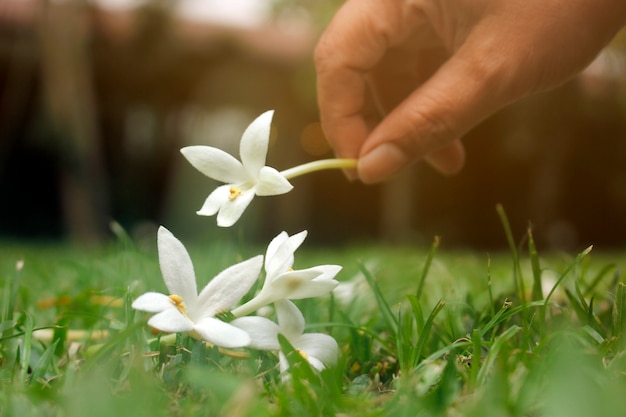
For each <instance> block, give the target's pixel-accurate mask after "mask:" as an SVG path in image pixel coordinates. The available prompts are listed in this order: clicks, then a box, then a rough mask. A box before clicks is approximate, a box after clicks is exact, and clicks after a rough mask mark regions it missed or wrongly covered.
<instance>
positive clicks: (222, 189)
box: [196, 184, 231, 216]
mask: <svg viewBox="0 0 626 417" xmlns="http://www.w3.org/2000/svg"><path fill="white" fill-rule="evenodd" d="M230 187H231V185H230V184H226V185H220V186H219V187H217V188H216V189H215V190H213V192H212V193H211V194H209V196H208V197H207V199H206V200H205V201H204V204H203V205H202V207H201V208H200V210H198V211H197V212H196V213H197V214H198V215H200V216H213V215H214V214H215V213H217V212H218V211H219V210H220V209H221V208H222V206H223V205H224V203H226V202H227V201H228V196H230Z"/></svg>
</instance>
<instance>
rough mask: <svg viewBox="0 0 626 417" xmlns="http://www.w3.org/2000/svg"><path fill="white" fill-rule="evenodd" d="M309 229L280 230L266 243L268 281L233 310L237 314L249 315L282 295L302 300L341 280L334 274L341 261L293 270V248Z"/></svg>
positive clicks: (296, 246)
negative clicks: (293, 231)
mask: <svg viewBox="0 0 626 417" xmlns="http://www.w3.org/2000/svg"><path fill="white" fill-rule="evenodd" d="M306 235H307V232H306V230H305V231H302V232H300V233H298V234H295V235H293V236H291V237H290V236H289V235H288V234H287V233H286V232H281V233H280V234H279V235H278V236H276V237H275V238H274V239H272V241H271V242H270V244H269V245H268V247H267V252H266V254H265V273H266V275H265V282H264V283H263V287H262V288H261V291H259V293H258V294H257V295H256V296H255V297H254V298H253V299H252V300H250V301H248V302H247V303H245V304H244V305H242V306H240V307H237V308H236V309H234V310H233V311H232V313H233V314H234V315H235V317H241V316H246V315H248V314H250V313H252V312H253V311H256V310H258V309H259V308H261V307H263V306H266V305H268V304H271V303H273V302H275V301H278V300H282V299H290V300H299V299H302V298H311V297H319V296H322V295H326V294H328V293H330V292H331V291H332V290H333V289H334V288H335V287H336V286H337V284H339V282H338V281H336V280H335V279H334V278H335V276H336V275H337V274H338V273H339V271H340V270H341V266H339V265H319V266H315V267H312V268H307V269H300V270H293V269H292V266H293V262H294V252H295V251H296V249H298V247H300V245H301V244H302V242H304V239H305V238H306Z"/></svg>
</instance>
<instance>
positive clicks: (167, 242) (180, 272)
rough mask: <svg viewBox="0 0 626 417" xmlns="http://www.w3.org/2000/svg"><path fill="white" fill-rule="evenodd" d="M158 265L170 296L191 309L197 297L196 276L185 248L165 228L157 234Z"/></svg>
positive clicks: (160, 228)
mask: <svg viewBox="0 0 626 417" xmlns="http://www.w3.org/2000/svg"><path fill="white" fill-rule="evenodd" d="M157 245H158V249H159V264H160V266H161V273H162V274H163V280H164V281H165V285H166V286H167V289H168V290H169V291H170V294H176V295H178V296H180V297H182V299H183V300H184V301H185V303H186V304H187V308H193V306H194V305H195V303H196V299H197V297H198V291H197V289H196V275H195V273H194V270H193V264H192V263H191V258H190V257H189V253H187V249H185V246H184V245H183V244H182V243H181V242H180V241H179V240H178V239H176V238H175V237H174V235H173V234H172V233H171V232H170V231H169V230H167V229H166V228H165V227H163V226H161V227H159V231H158V233H157Z"/></svg>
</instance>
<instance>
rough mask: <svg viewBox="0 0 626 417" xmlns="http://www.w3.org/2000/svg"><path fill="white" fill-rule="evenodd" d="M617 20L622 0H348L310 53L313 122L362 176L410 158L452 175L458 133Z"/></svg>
mask: <svg viewBox="0 0 626 417" xmlns="http://www.w3.org/2000/svg"><path fill="white" fill-rule="evenodd" d="M625 23H626V1H624V0H506V1H503V0H384V1H381V0H347V1H346V2H345V3H344V5H343V6H342V7H341V8H340V9H339V10H338V11H337V13H336V14H335V16H334V17H333V19H332V21H331V22H330V24H329V25H328V27H327V28H326V30H325V31H324V33H323V34H322V36H321V38H320V40H319V42H318V45H317V47H316V50H315V66H316V72H317V82H318V100H319V108H320V117H321V122H322V127H323V129H324V132H325V134H326V136H327V138H328V140H329V141H330V143H331V145H332V146H333V148H334V150H335V152H336V154H337V156H339V157H342V158H358V160H359V162H358V165H357V169H356V171H353V172H349V173H348V176H349V177H351V178H358V179H360V180H361V181H363V182H365V183H375V182H379V181H382V180H385V179H387V178H388V177H390V176H391V175H393V174H395V173H396V172H398V171H400V170H402V169H403V168H404V167H406V166H408V165H410V164H412V163H414V162H416V161H418V160H421V159H423V160H425V161H427V162H428V163H430V164H431V165H432V166H433V167H435V168H436V169H438V170H439V171H441V172H442V173H445V174H453V173H456V172H458V171H459V170H460V169H461V168H462V167H463V164H464V161H465V153H464V150H463V145H462V144H461V141H460V138H461V137H462V136H463V135H464V134H465V133H467V132H468V131H469V130H470V129H471V128H472V127H474V126H475V125H476V124H478V123H479V122H480V121H482V120H483V119H485V118H486V117H488V116H490V115H491V114H493V113H494V112H496V111H497V110H499V109H501V108H502V107H504V106H506V105H507V104H510V103H512V102H514V101H516V100H519V99H520V98H523V97H525V96H528V95H531V94H533V93H537V92H541V91H545V90H548V89H551V88H554V87H556V86H558V85H560V84H562V83H563V82H565V81H567V80H568V79H570V78H571V77H573V76H574V75H576V74H577V73H579V72H580V71H581V70H583V69H584V68H585V67H586V66H587V65H588V64H589V63H590V62H591V61H592V60H593V58H594V57H595V56H596V55H597V54H598V52H599V51H600V50H601V49H602V48H603V47H604V46H605V45H606V44H607V43H608V42H609V41H610V40H611V39H612V38H613V37H614V36H615V34H616V33H617V32H618V31H619V30H620V29H621V28H622V27H623V26H624V24H625Z"/></svg>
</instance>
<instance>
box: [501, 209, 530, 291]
mask: <svg viewBox="0 0 626 417" xmlns="http://www.w3.org/2000/svg"><path fill="white" fill-rule="evenodd" d="M496 211H497V212H498V216H499V217H500V222H501V223H502V227H503V228H504V234H505V236H506V241H507V243H508V244H509V249H510V251H511V256H512V257H513V283H514V287H515V293H516V295H517V297H518V298H519V300H520V302H522V303H524V302H525V300H526V290H525V289H524V279H523V277H522V268H521V266H520V257H519V251H518V250H517V245H516V244H515V239H514V238H513V232H512V230H511V224H510V223H509V219H508V217H507V215H506V212H505V211H504V208H503V207H502V205H500V204H498V205H497V206H496Z"/></svg>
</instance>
